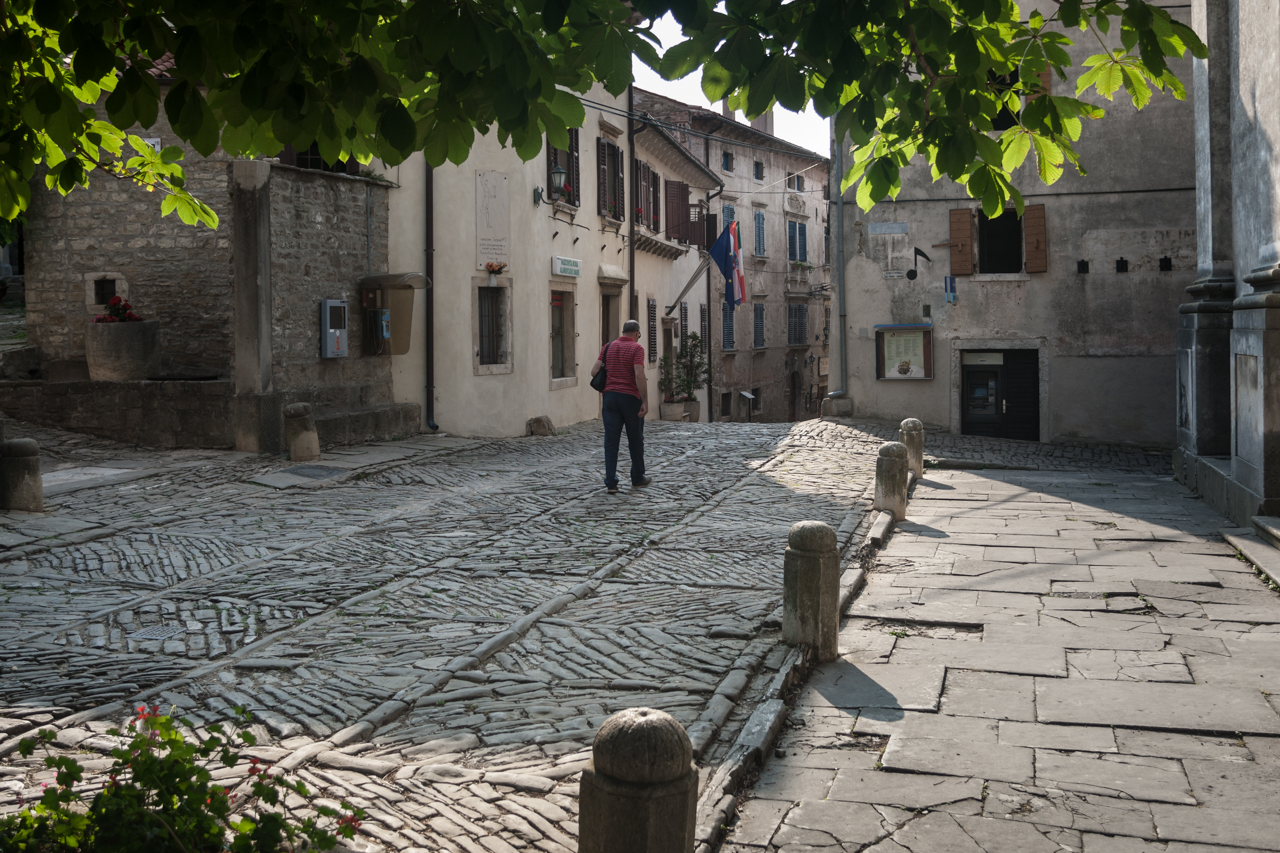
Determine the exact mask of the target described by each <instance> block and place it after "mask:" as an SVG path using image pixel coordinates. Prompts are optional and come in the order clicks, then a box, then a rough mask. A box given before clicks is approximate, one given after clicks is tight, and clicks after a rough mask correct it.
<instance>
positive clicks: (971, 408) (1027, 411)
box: [960, 349, 1040, 441]
mask: <svg viewBox="0 0 1280 853" xmlns="http://www.w3.org/2000/svg"><path fill="white" fill-rule="evenodd" d="M960 357H961V383H960V431H961V432H962V433H964V434H965V435H985V436H990V437H992V438H1012V439H1018V440H1020V441H1039V440H1040V355H1039V352H1038V351H1037V350H1034V349H1015V350H997V351H990V352H964V353H961V354H960Z"/></svg>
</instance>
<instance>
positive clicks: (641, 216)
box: [635, 160, 650, 225]
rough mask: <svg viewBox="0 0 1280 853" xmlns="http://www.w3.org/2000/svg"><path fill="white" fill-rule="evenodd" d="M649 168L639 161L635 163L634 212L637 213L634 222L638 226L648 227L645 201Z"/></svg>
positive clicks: (647, 194)
mask: <svg viewBox="0 0 1280 853" xmlns="http://www.w3.org/2000/svg"><path fill="white" fill-rule="evenodd" d="M649 175H650V172H649V167H648V166H647V165H645V164H644V163H641V162H640V161H639V160H637V161H636V182H635V188H636V210H637V211H639V212H638V213H636V215H635V220H636V222H637V223H639V224H640V225H648V224H649V223H648V219H647V214H648V210H647V209H646V205H645V201H646V200H647V199H648V198H649Z"/></svg>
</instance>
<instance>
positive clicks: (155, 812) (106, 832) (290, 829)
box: [0, 707, 364, 853]
mask: <svg viewBox="0 0 1280 853" xmlns="http://www.w3.org/2000/svg"><path fill="white" fill-rule="evenodd" d="M236 715H237V718H238V719H239V720H240V721H241V722H244V723H247V722H248V721H249V715H248V714H247V713H245V712H244V711H242V710H241V709H239V708H237V709H236ZM179 724H180V725H182V726H185V727H187V728H188V729H190V728H192V726H191V724H190V723H189V722H188V721H186V720H181V719H179V720H176V721H175V720H174V719H173V718H172V717H169V716H167V715H165V714H161V713H160V709H159V708H158V707H153V708H151V709H150V710H148V709H147V708H146V707H140V708H138V715H137V716H136V717H135V718H134V719H133V720H131V721H130V722H129V724H128V726H127V729H128V731H127V732H124V733H121V732H120V731H119V730H118V729H112V730H111V731H110V732H108V734H110V735H113V736H116V737H127V738H129V743H128V745H127V746H123V747H120V748H117V749H113V750H112V751H111V755H112V757H113V758H115V763H114V764H113V765H112V766H111V769H110V770H109V771H108V775H107V780H108V781H107V784H106V785H105V786H104V787H103V789H102V791H100V792H99V793H98V794H97V795H95V796H94V798H93V800H92V801H90V802H89V803H88V804H87V806H86V804H85V802H84V800H83V799H82V798H81V797H80V795H79V794H77V793H76V792H75V790H74V789H73V786H74V785H75V784H76V783H77V782H80V781H81V780H82V779H83V776H84V770H83V768H81V766H80V764H79V763H78V762H77V761H76V760H75V759H74V758H71V757H69V756H65V755H52V754H49V755H46V757H45V760H44V761H45V766H46V767H48V768H50V769H52V770H56V771H57V776H56V783H55V784H50V785H46V786H45V788H44V792H43V794H42V795H41V797H40V800H39V802H37V803H36V804H34V805H32V806H29V807H28V808H25V809H23V811H21V812H19V813H18V814H16V815H12V816H10V817H7V818H4V819H0V853H70V851H76V853H220V851H231V852H232V853H281V852H282V851H301V850H312V849H316V850H330V849H332V848H333V846H334V845H335V844H336V843H337V836H341V837H343V838H351V837H353V836H354V835H355V830H356V828H358V827H359V826H360V819H361V818H363V817H364V812H362V811H361V810H359V809H354V808H352V807H351V806H350V805H349V804H347V803H345V802H344V803H343V804H342V808H343V811H337V810H335V809H332V808H328V807H326V806H321V805H315V806H314V809H315V811H316V813H317V814H318V815H320V817H321V818H332V819H333V821H334V828H335V830H336V834H335V832H330V831H328V830H327V829H324V828H321V827H320V826H319V824H318V821H317V819H316V818H306V819H305V820H302V821H301V822H297V823H290V822H289V820H287V819H286V818H285V816H284V815H282V814H277V813H276V812H274V811H271V810H269V808H259V809H257V812H258V818H257V820H256V821H255V820H253V819H250V818H249V817H248V816H245V815H240V814H236V813H234V812H235V808H236V805H237V804H236V794H235V793H233V792H232V791H231V790H230V789H228V788H226V787H224V786H222V785H218V784H214V782H213V780H212V774H211V773H210V770H209V765H215V766H216V764H217V763H220V764H221V765H222V766H225V767H235V766H236V764H238V763H239V762H240V761H241V760H242V759H241V757H240V755H239V754H238V753H237V752H236V751H235V743H236V741H237V740H238V741H239V742H240V743H242V744H244V745H246V746H253V745H254V743H255V739H254V736H253V734H252V733H250V732H247V731H239V732H232V733H230V734H224V731H225V730H224V729H223V727H222V726H220V725H212V726H209V727H208V731H209V737H207V738H205V739H204V740H201V741H192V740H188V739H186V738H184V737H183V735H182V732H181V731H179V728H178V726H179ZM53 739H54V735H53V732H51V731H48V730H44V731H41V732H40V733H39V735H38V737H35V738H25V739H24V740H23V741H22V743H21V745H20V746H19V750H20V751H21V753H22V755H23V756H24V757H30V756H31V755H32V754H34V752H35V750H36V748H37V747H38V746H41V745H44V748H45V751H46V753H47V752H48V744H49V743H52V742H53ZM249 765H250V766H249V777H248V779H247V780H246V781H247V782H248V784H249V791H248V795H249V797H250V798H252V799H254V800H256V801H257V802H258V803H259V804H265V805H266V806H268V807H275V806H278V805H279V803H280V801H281V797H282V793H281V792H285V794H287V793H288V792H293V793H296V794H298V795H300V796H304V797H305V796H307V795H308V791H307V789H306V786H305V785H303V784H302V783H301V782H294V781H290V780H288V779H285V778H284V777H283V776H281V775H277V774H273V773H271V772H269V768H270V765H269V764H265V763H263V762H261V761H259V760H258V759H257V758H250V759H249Z"/></svg>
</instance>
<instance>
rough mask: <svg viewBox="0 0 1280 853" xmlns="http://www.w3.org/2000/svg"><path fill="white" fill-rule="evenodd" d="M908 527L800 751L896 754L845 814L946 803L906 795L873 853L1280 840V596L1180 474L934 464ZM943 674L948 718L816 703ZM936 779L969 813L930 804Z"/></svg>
mask: <svg viewBox="0 0 1280 853" xmlns="http://www.w3.org/2000/svg"><path fill="white" fill-rule="evenodd" d="M1013 458H1017V457H1016V456H1015V457H1013ZM1024 458H1031V457H1024ZM921 494H928V496H929V498H928V499H926V500H921V499H920V496H921ZM909 511H910V514H911V522H910V523H907V524H904V525H901V526H900V527H899V529H898V530H897V531H896V532H895V533H894V534H893V537H892V538H891V539H890V541H889V543H888V545H887V547H886V548H885V549H884V550H883V551H882V552H881V553H880V554H879V555H878V556H877V558H876V561H875V564H874V565H873V566H872V569H871V572H870V575H869V579H868V582H867V584H866V586H865V588H864V590H863V592H862V594H861V596H860V597H859V599H858V600H857V601H856V602H855V603H854V605H853V607H852V608H851V610H850V611H849V614H848V617H847V619H846V622H845V627H844V630H843V632H842V637H843V639H842V643H841V649H840V651H841V656H842V660H840V661H837V662H835V663H833V664H828V665H825V666H822V667H819V668H818V669H817V670H816V672H815V673H814V675H813V677H812V678H811V680H810V682H809V686H807V687H805V688H804V689H803V690H802V691H801V693H800V694H799V695H798V696H797V697H796V712H795V715H794V720H793V721H792V723H791V725H793V726H794V727H795V729H794V733H792V734H788V735H784V738H783V740H782V741H780V743H790V742H800V741H799V740H798V739H802V738H805V737H808V738H810V739H814V740H815V742H817V741H818V740H821V739H822V738H824V737H825V738H826V740H825V741H824V742H825V743H828V744H844V750H845V751H860V752H861V753H862V754H864V755H865V756H868V757H869V758H877V759H878V760H879V764H878V765H877V766H876V768H875V769H870V770H868V769H857V768H849V769H841V770H838V771H837V775H836V777H835V778H834V779H833V780H832V782H831V786H830V788H829V789H827V790H826V791H825V792H824V794H823V796H825V797H826V802H828V803H830V802H833V801H837V799H838V798H839V797H847V798H848V799H849V800H850V801H852V802H855V803H864V804H873V803H874V804H875V805H874V807H875V808H877V809H884V808H889V807H896V806H895V805H892V804H884V803H882V800H884V799H886V798H885V797H880V796H878V795H877V794H876V793H874V792H877V791H880V790H885V791H891V790H893V789H894V787H895V786H903V785H905V786H908V788H910V789H912V790H923V791H925V792H926V796H925V797H923V798H916V802H915V804H912V803H910V802H907V801H909V800H910V799H912V798H910V797H906V796H902V795H900V796H899V797H897V799H899V800H902V801H903V802H900V803H898V804H897V805H901V806H902V808H903V809H904V814H903V815H901V816H899V817H900V821H901V822H899V823H897V824H896V828H893V829H892V830H891V831H889V832H888V834H887V835H886V836H885V837H883V838H881V839H879V840H878V841H876V842H875V843H874V844H871V845H870V846H869V847H865V848H863V853H865V851H876V853H926V851H928V853H933V852H934V851H938V853H944V851H945V853H950V852H951V851H966V853H975V851H981V853H1021V851H1024V850H1044V851H1045V853H1049V851H1051V850H1055V851H1056V850H1070V851H1075V853H1147V852H1148V851H1150V853H1242V851H1245V850H1272V849H1277V847H1280V842H1278V841H1277V840H1276V839H1277V837H1280V835H1277V833H1276V829H1277V825H1276V818H1275V814H1277V813H1278V812H1280V794H1277V793H1276V791H1280V778H1277V776H1280V736H1278V735H1280V713H1278V711H1280V697H1276V696H1271V695H1269V694H1271V693H1272V692H1277V693H1280V688H1278V687H1277V685H1280V682H1277V681H1276V676H1275V672H1276V670H1277V667H1276V665H1275V664H1276V662H1277V661H1280V644H1277V640H1278V639H1280V628H1277V625H1280V623H1277V622H1275V621H1273V620H1274V618H1275V616H1274V614H1275V613H1277V612H1280V595H1277V593H1276V592H1274V591H1272V590H1271V589H1270V588H1268V586H1267V585H1266V584H1264V583H1263V582H1261V581H1260V580H1258V579H1257V578H1256V577H1254V576H1253V574H1252V568H1251V566H1250V565H1249V564H1247V563H1243V562H1241V561H1240V560H1238V559H1235V558H1234V557H1233V555H1232V550H1231V548H1230V546H1229V545H1228V544H1227V543H1225V542H1223V540H1222V539H1221V538H1219V537H1218V534H1217V531H1218V530H1219V528H1221V527H1222V525H1223V522H1222V521H1221V519H1217V518H1216V517H1213V516H1212V515H1211V514H1209V513H1208V512H1206V511H1205V509H1204V507H1203V505H1202V504H1200V503H1199V502H1197V501H1193V500H1189V499H1187V498H1186V493H1185V492H1183V491H1182V490H1181V487H1179V486H1177V485H1176V484H1174V483H1172V482H1171V481H1170V480H1169V479H1168V478H1167V477H1161V476H1151V475H1150V474H1149V473H1147V472H1134V473H1126V472H1120V471H1115V470H1113V471H1106V472H1102V471H1099V470H1097V469H1090V470H1081V471H1078V472H1070V471H1044V470H1042V471H1038V472H1022V471H1011V470H999V471H963V472H960V471H957V472H948V471H941V472H938V471H931V472H930V474H929V477H928V481H927V482H923V483H921V484H920V485H919V486H917V492H916V499H913V502H912V505H911V507H910V510H909ZM1006 534H1008V535H1006ZM1041 540H1043V541H1041ZM1250 547H1251V548H1252V549H1254V551H1255V552H1256V550H1257V549H1258V548H1259V547H1261V546H1260V545H1259V544H1258V543H1256V542H1253V541H1251V542H1250ZM1263 556H1265V557H1266V559H1268V560H1269V559H1270V555H1263ZM1278 556H1280V552H1278ZM1277 564H1280V561H1278V562H1277ZM877 633H878V634H879V635H880V637H879V638H877V636H876V635H877ZM1050 658H1052V664H1051V661H1050ZM929 665H938V666H942V667H944V668H945V676H944V678H943V683H942V691H941V695H940V696H939V701H938V704H937V708H936V710H935V709H933V708H927V707H925V708H920V709H907V708H905V707H902V705H903V703H897V705H896V706H895V703H893V702H888V701H885V702H874V701H872V700H870V699H867V700H866V701H867V704H866V705H863V706H860V707H859V706H856V705H854V704H853V703H852V701H851V700H852V699H857V698H861V696H862V694H858V693H856V692H853V691H850V693H851V694H852V695H851V696H850V697H849V698H847V699H842V700H840V701H837V702H831V701H829V700H828V699H826V698H824V697H823V696H822V695H821V692H820V691H817V690H814V689H813V688H812V685H813V684H814V683H818V684H822V685H823V686H824V687H825V688H826V689H827V690H828V692H830V691H831V690H833V689H834V687H833V683H834V679H835V676H834V674H835V673H836V672H839V671H849V670H854V669H856V670H857V671H862V670H869V671H874V669H875V668H877V667H878V668H880V669H881V670H882V671H886V672H887V671H889V670H890V669H891V668H892V667H894V666H904V667H905V666H912V667H923V666H929ZM886 692H887V691H886ZM873 704H877V705H884V706H887V707H872V705H873ZM840 714H845V715H846V716H845V717H844V718H843V719H842V718H841V717H840V716H838V715H840ZM849 722H852V728H851V730H849V729H848V723H849ZM823 732H829V734H825V735H823V734H822V733H823ZM788 738H790V739H791V740H790V741H789V740H787V739H788ZM886 738H887V739H886ZM827 748H828V749H830V748H831V747H830V746H828V747H827ZM785 760H786V759H784V761H785ZM776 766H777V767H778V769H777V770H774V771H772V773H773V775H771V776H770V777H769V778H770V783H771V784H772V785H773V786H775V787H777V786H783V785H786V784H787V780H788V773H787V771H786V770H785V764H783V763H779V764H778V765H776ZM765 772H766V773H768V772H771V771H770V769H769V768H766V771H765ZM934 779H942V780H950V786H951V787H952V788H953V789H954V790H955V791H956V792H957V793H956V796H960V797H962V798H961V799H957V800H950V801H946V802H938V801H939V800H941V799H942V797H929V796H927V792H928V790H929V789H928V788H927V787H921V786H923V785H926V784H929V782H928V781H927V780H934ZM979 782H981V783H982V787H981V788H978V787H977V785H978V783H979ZM964 786H969V787H964ZM974 791H976V792H977V793H976V794H975V793H974ZM760 796H765V795H764V794H760ZM887 799H894V797H888V798H887ZM752 802H754V801H753V800H751V799H748V800H747V807H748V808H750V804H751V803H752ZM774 802H775V803H776V802H778V801H777V800H775V801H774ZM799 803H800V805H799V806H797V807H796V808H800V807H804V806H805V805H807V804H808V801H807V800H805V799H804V798H803V796H802V797H801V798H800V800H799ZM930 803H932V804H930ZM770 814H771V815H773V816H774V818H773V819H775V820H776V821H777V822H778V824H779V825H783V824H784V823H785V821H786V819H787V818H786V814H789V812H788V813H785V814H784V813H781V812H779V811H778V810H777V808H776V807H775V808H774V809H773V811H771V812H770ZM779 815H780V816H779ZM727 841H728V844H729V846H728V847H727V848H726V849H732V850H741V851H747V850H751V851H752V853H756V851H759V853H766V852H767V851H782V850H786V851H788V853H791V851H800V850H810V849H812V850H819V849H821V850H831V851H834V850H836V849H841V850H848V849H850V848H848V847H836V846H833V845H832V844H831V843H829V842H825V841H824V842H823V845H825V846H809V847H805V846H798V845H792V846H784V845H780V844H778V839H777V838H771V839H769V840H768V841H762V840H761V837H760V836H758V835H757V836H754V840H753V841H752V842H751V845H752V846H741V847H737V848H736V847H734V846H733V845H735V844H737V843H738V839H737V837H736V829H731V831H730V832H729V833H728V834H727Z"/></svg>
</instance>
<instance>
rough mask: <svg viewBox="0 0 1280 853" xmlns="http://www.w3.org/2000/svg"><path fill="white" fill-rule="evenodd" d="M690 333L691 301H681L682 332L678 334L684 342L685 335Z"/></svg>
mask: <svg viewBox="0 0 1280 853" xmlns="http://www.w3.org/2000/svg"><path fill="white" fill-rule="evenodd" d="M687 334H689V303H688V302H681V303H680V334H679V335H677V336H676V337H678V338H679V339H680V341H681V342H682V343H683V341H684V337H685V335H687Z"/></svg>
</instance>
